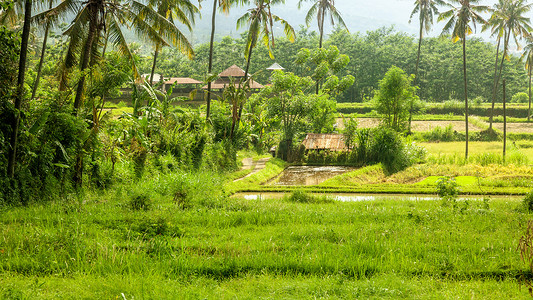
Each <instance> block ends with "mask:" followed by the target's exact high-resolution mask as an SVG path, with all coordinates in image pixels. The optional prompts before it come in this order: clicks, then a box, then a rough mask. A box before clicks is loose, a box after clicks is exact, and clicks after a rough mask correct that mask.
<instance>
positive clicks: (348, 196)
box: [232, 192, 523, 202]
mask: <svg viewBox="0 0 533 300" xmlns="http://www.w3.org/2000/svg"><path fill="white" fill-rule="evenodd" d="M285 195H288V194H286V193H276V192H266V193H237V194H235V195H233V196H232V197H234V198H244V199H246V200H256V199H281V198H283V196H285ZM313 195H324V194H320V193H316V194H315V193H313ZM326 195H327V196H328V197H331V198H332V199H334V200H337V201H342V202H351V201H375V200H406V201H432V200H433V201H435V200H440V198H439V197H438V196H435V195H425V194H355V193H327V194H326ZM483 197H487V196H483V195H468V196H464V197H459V198H458V199H457V200H458V201H463V200H469V201H481V200H483ZM522 198H523V197H520V196H490V199H491V200H495V199H506V200H517V201H521V199H522Z"/></svg>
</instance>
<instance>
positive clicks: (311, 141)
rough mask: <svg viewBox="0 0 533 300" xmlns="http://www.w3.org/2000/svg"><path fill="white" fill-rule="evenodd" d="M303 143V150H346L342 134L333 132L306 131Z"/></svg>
mask: <svg viewBox="0 0 533 300" xmlns="http://www.w3.org/2000/svg"><path fill="white" fill-rule="evenodd" d="M303 145H304V146H305V150H330V151H346V150H348V148H347V147H346V144H345V143H344V135H342V134H335V133H308V134H307V136H306V137H305V140H304V141H303Z"/></svg>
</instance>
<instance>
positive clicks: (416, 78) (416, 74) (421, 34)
mask: <svg viewBox="0 0 533 300" xmlns="http://www.w3.org/2000/svg"><path fill="white" fill-rule="evenodd" d="M423 29H424V20H423V19H421V20H420V33H419V35H418V36H419V37H418V51H417V54H416V65H415V84H414V85H416V84H417V83H418V64H419V63H420V48H421V47H422V37H423V34H424V31H423ZM412 120H413V101H411V105H410V107H409V130H408V133H409V134H411V121H412Z"/></svg>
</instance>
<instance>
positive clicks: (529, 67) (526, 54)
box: [521, 36, 533, 122]
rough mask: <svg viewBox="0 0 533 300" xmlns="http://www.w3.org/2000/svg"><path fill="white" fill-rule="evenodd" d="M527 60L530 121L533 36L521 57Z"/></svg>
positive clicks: (528, 112)
mask: <svg viewBox="0 0 533 300" xmlns="http://www.w3.org/2000/svg"><path fill="white" fill-rule="evenodd" d="M521 59H522V60H525V67H526V70H527V75H528V76H529V108H528V110H527V121H528V122H529V121H530V117H531V74H532V73H533V37H531V36H528V37H527V45H526V46H525V47H524V53H523V54H522V57H521Z"/></svg>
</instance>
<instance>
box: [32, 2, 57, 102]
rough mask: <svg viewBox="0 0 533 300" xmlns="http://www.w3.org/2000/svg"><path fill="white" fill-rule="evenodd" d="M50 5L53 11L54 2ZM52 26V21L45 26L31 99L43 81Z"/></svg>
mask: <svg viewBox="0 0 533 300" xmlns="http://www.w3.org/2000/svg"><path fill="white" fill-rule="evenodd" d="M48 4H49V7H48V9H52V7H53V4H54V0H49V3H48ZM51 26H52V24H51V22H50V21H47V22H46V23H45V25H44V37H43V46H42V48H41V57H40V58H39V64H38V65H37V75H36V76H35V81H34V82H33V88H32V91H31V99H34V98H35V93H36V92H37V88H38V87H39V80H40V79H41V71H42V69H43V62H44V54H45V52H46V43H47V41H48V32H49V30H50V27H51Z"/></svg>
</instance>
